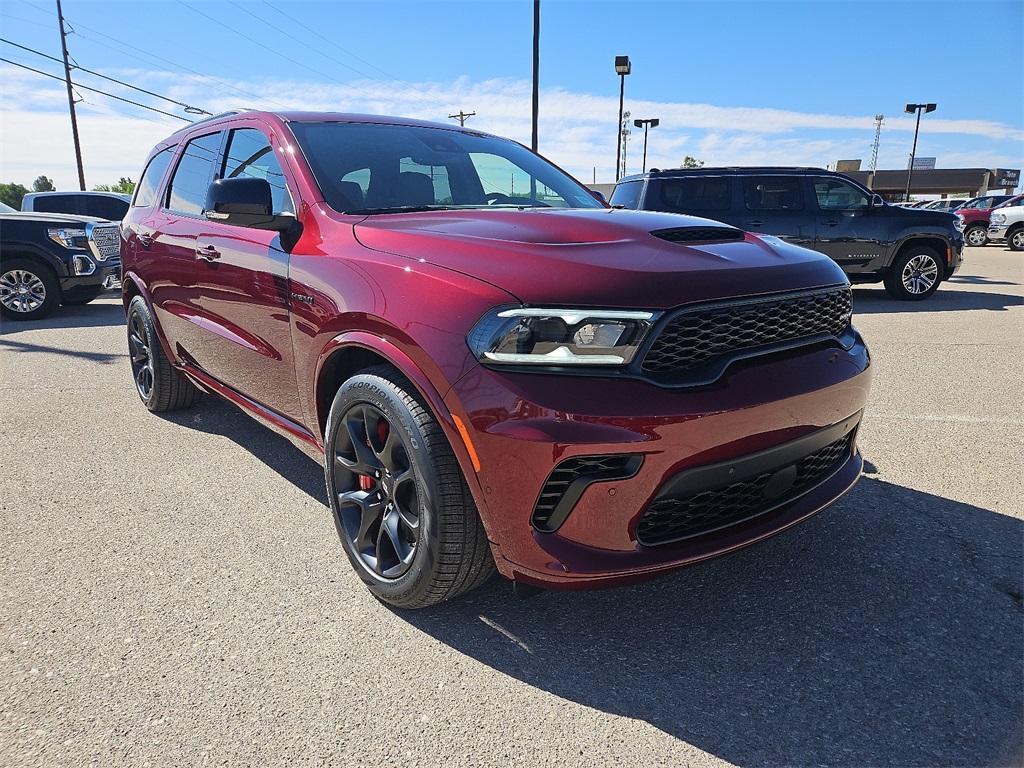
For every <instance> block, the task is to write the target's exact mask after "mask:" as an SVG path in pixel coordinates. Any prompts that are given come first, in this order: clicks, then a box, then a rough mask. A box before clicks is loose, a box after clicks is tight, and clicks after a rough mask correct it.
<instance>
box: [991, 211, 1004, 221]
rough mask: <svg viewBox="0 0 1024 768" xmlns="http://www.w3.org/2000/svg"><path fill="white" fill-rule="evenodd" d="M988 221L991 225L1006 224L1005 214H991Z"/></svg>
mask: <svg viewBox="0 0 1024 768" xmlns="http://www.w3.org/2000/svg"><path fill="white" fill-rule="evenodd" d="M990 221H991V222H992V223H993V224H1005V223H1006V214H1005V213H993V214H992V218H991V219H990Z"/></svg>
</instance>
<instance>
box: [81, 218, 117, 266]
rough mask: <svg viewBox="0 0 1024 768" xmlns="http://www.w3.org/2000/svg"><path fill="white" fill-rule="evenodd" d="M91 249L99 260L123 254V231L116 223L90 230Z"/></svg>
mask: <svg viewBox="0 0 1024 768" xmlns="http://www.w3.org/2000/svg"><path fill="white" fill-rule="evenodd" d="M89 250H90V251H92V255H93V256H95V257H96V260H97V261H107V260H108V259H112V258H117V257H119V256H120V255H121V233H120V230H119V229H118V227H117V226H116V225H108V226H97V225H93V227H92V228H91V229H90V230H89Z"/></svg>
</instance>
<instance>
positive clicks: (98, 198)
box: [82, 195, 128, 221]
mask: <svg viewBox="0 0 1024 768" xmlns="http://www.w3.org/2000/svg"><path fill="white" fill-rule="evenodd" d="M82 197H83V202H84V203H85V215H86V216H95V217H97V218H99V219H108V220H110V221H120V220H121V219H123V218H124V215H125V214H126V213H128V203H126V202H125V201H124V200H121V199H119V198H116V197H107V196H106V195H82Z"/></svg>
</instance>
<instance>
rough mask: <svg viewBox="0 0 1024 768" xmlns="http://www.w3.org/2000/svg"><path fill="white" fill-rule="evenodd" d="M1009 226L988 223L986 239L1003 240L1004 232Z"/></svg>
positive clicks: (1004, 237)
mask: <svg viewBox="0 0 1024 768" xmlns="http://www.w3.org/2000/svg"><path fill="white" fill-rule="evenodd" d="M1009 229H1010V226H1009V225H1008V224H989V225H988V239H989V240H1005V239H1006V233H1007V232H1008V231H1009Z"/></svg>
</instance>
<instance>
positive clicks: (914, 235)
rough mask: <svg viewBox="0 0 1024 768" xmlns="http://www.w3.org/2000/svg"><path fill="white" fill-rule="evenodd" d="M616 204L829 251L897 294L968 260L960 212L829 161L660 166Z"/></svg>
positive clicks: (626, 187) (916, 293)
mask: <svg viewBox="0 0 1024 768" xmlns="http://www.w3.org/2000/svg"><path fill="white" fill-rule="evenodd" d="M610 202H611V204H612V205H613V206H617V207H622V208H636V209H642V210H650V211H665V212H669V213H684V214H689V215H692V216H703V217H704V218H707V219H714V220H716V221H721V222H724V223H726V224H731V225H732V226H734V227H739V228H740V229H745V230H747V231H749V232H755V233H759V234H767V235H775V236H777V237H779V238H781V239H783V240H786V241H788V242H791V243H795V244H797V245H802V246H805V247H807V248H813V249H814V250H816V251H820V252H821V253H824V254H825V255H826V256H829V257H830V258H832V259H833V260H834V261H835V262H836V263H837V264H839V266H841V267H842V268H843V271H844V272H846V274H847V276H848V277H849V278H850V282H853V283H877V282H882V281H884V282H885V287H886V290H887V291H888V292H889V294H890V295H892V296H893V297H895V298H897V299H905V300H915V299H924V298H927V297H928V296H931V295H932V294H933V293H934V292H935V289H936V288H938V286H939V283H940V282H942V281H943V280H945V279H947V278H949V277H950V276H951V275H952V274H953V273H954V272H956V271H957V270H958V269H959V268H960V264H961V261H962V259H963V246H964V241H963V236H962V235H961V233H960V232H959V230H957V228H956V226H955V224H956V217H955V216H954V215H953V214H951V213H945V212H943V211H929V210H921V209H910V208H903V207H900V206H896V205H888V204H887V203H886V202H885V201H884V200H883V199H882V198H881V197H880V196H879V195H875V194H872V193H871V191H870V190H868V189H866V188H864V187H862V186H861V185H860V184H858V183H857V182H855V181H854V180H853V179H851V178H849V177H847V176H843V175H842V174H839V173H833V172H831V171H825V170H822V169H820V168H699V169H682V168H680V169H675V170H667V171H658V170H652V171H650V172H649V173H645V174H642V175H637V176H627V177H625V178H623V179H622V180H621V181H619V183H618V184H617V185H616V187H615V191H614V192H613V193H612V197H611V201H610Z"/></svg>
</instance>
